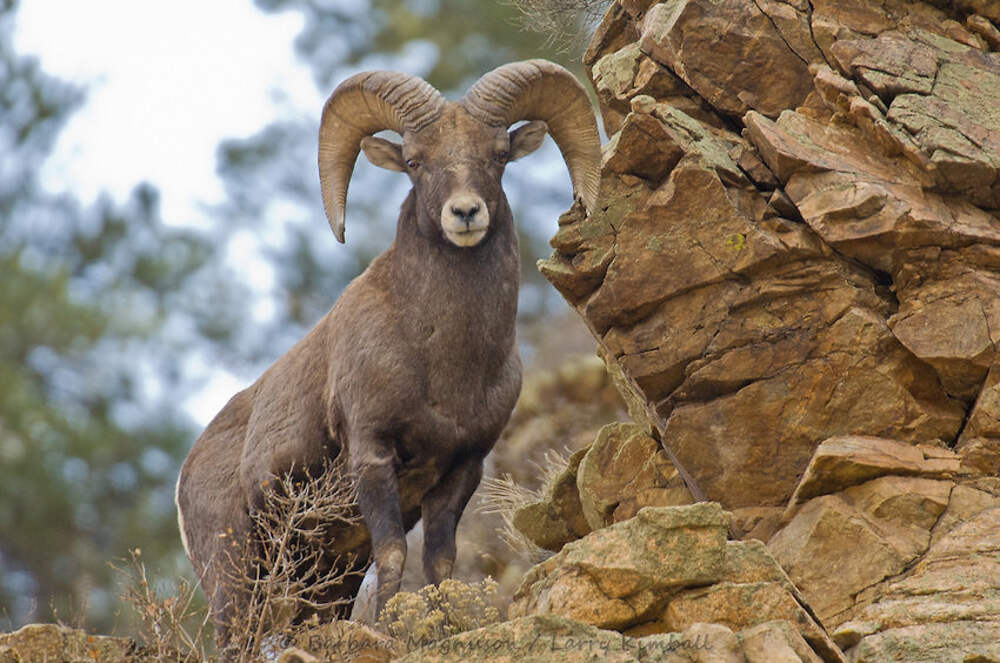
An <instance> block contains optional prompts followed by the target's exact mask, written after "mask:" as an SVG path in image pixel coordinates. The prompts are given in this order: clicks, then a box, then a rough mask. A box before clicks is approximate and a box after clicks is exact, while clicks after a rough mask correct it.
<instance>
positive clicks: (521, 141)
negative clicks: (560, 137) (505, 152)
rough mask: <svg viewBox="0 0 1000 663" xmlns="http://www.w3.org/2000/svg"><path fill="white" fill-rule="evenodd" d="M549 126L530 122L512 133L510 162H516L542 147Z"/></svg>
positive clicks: (539, 122) (508, 158)
mask: <svg viewBox="0 0 1000 663" xmlns="http://www.w3.org/2000/svg"><path fill="white" fill-rule="evenodd" d="M548 130H549V125H547V124H545V123H544V122H542V121H541V120H535V121H534V122H528V123H527V124H525V125H523V126H520V127H518V128H517V129H514V130H513V131H511V132H510V156H509V157H507V160H508V161H516V160H518V159H520V158H521V157H524V156H527V155H529V154H531V153H532V152H534V151H535V150H537V149H538V148H539V147H541V146H542V141H543V140H545V134H546V133H547V132H548Z"/></svg>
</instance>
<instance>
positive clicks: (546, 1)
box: [506, 0, 611, 53]
mask: <svg viewBox="0 0 1000 663" xmlns="http://www.w3.org/2000/svg"><path fill="white" fill-rule="evenodd" d="M506 1H507V2H508V3H509V4H510V5H512V6H513V7H514V8H515V9H517V10H518V11H519V12H520V14H521V18H520V21H519V25H520V27H521V28H522V29H524V30H527V31H529V32H536V33H539V34H541V35H543V36H545V45H546V46H547V47H549V48H552V49H554V50H556V51H557V52H562V53H566V52H570V51H576V50H578V51H580V52H582V51H583V44H584V43H585V42H586V40H587V39H588V38H589V36H590V34H591V33H592V32H593V29H594V27H595V26H596V25H597V23H598V21H600V19H601V16H603V15H604V12H605V11H606V10H607V8H608V6H609V5H610V4H611V0H506Z"/></svg>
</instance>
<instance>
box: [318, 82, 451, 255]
mask: <svg viewBox="0 0 1000 663" xmlns="http://www.w3.org/2000/svg"><path fill="white" fill-rule="evenodd" d="M444 104H445V100H444V97H442V96H441V93H440V92H438V91H437V90H435V89H434V87H433V86H432V85H431V84H430V83H427V82H426V81H424V80H423V79H421V78H418V77H416V76H411V75H409V74H401V73H398V72H393V71H367V72H363V73H360V74H356V75H354V76H351V77H350V78H348V79H347V80H346V81H344V82H343V83H341V84H340V85H338V86H337V89H336V90H334V91H333V94H331V95H330V98H329V99H327V100H326V104H325V105H324V106H323V117H322V120H321V121H320V125H319V182H320V187H321V189H322V191H323V207H324V208H325V209H326V218H327V220H328V221H329V222H330V227H331V228H332V229H333V234H334V235H335V236H336V238H337V240H338V241H339V242H343V241H344V208H345V205H346V203H347V185H348V183H349V182H350V179H351V173H353V172H354V162H355V160H357V158H358V152H360V151H361V139H362V138H364V137H365V136H371V135H372V134H375V133H378V132H379V131H382V130H385V129H391V130H392V131H395V132H397V133H399V134H403V133H404V132H406V131H419V130H420V129H422V128H423V127H425V126H427V125H428V124H430V123H431V122H433V121H434V120H435V119H437V117H438V116H439V115H440V114H441V109H442V108H443V107H444Z"/></svg>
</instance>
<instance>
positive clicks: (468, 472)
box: [421, 457, 483, 585]
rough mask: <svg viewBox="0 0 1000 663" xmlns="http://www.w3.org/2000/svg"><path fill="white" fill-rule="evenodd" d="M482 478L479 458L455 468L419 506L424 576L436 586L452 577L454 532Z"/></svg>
mask: <svg viewBox="0 0 1000 663" xmlns="http://www.w3.org/2000/svg"><path fill="white" fill-rule="evenodd" d="M482 477H483V460H482V458H478V457H477V458H472V459H467V460H464V461H462V462H460V463H459V464H457V465H455V466H454V467H453V468H452V469H451V470H450V471H449V472H448V473H447V474H446V475H445V476H444V477H443V478H442V479H441V480H440V481H439V482H438V483H437V485H436V486H434V488H432V489H431V491H430V492H429V493H427V495H426V496H425V497H424V499H423V502H422V503H421V517H422V518H423V521H424V574H425V575H426V577H427V582H429V583H431V584H434V585H437V584H440V582H441V581H442V580H445V579H446V578H450V577H451V571H452V567H454V565H455V555H456V548H455V530H456V529H457V528H458V521H459V519H460V518H461V517H462V512H463V511H465V507H466V505H467V504H468V503H469V500H470V499H471V498H472V494H473V493H474V492H476V488H477V487H478V486H479V481H480V479H482Z"/></svg>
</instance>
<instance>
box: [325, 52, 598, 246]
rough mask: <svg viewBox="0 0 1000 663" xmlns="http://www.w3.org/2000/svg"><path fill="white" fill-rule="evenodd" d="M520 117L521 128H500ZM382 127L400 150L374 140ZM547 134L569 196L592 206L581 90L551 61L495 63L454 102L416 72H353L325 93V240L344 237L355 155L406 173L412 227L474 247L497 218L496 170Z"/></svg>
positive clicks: (589, 132)
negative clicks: (565, 172) (328, 234)
mask: <svg viewBox="0 0 1000 663" xmlns="http://www.w3.org/2000/svg"><path fill="white" fill-rule="evenodd" d="M522 120H528V121H529V122H528V123H527V124H525V125H523V126H520V127H518V128H516V129H514V130H513V131H509V132H508V128H509V127H510V126H511V125H513V124H515V123H517V122H519V121H522ZM384 129H390V130H392V131H396V132H397V133H399V134H400V135H401V136H402V137H403V142H402V144H396V143H393V142H391V141H388V140H385V139H382V138H376V137H374V136H373V134H375V133H377V132H379V131H382V130H384ZM546 131H548V132H549V133H550V134H551V135H552V137H553V139H555V141H556V144H557V145H558V146H559V149H560V150H561V152H562V154H563V158H564V159H565V161H566V164H567V166H568V167H569V171H570V177H571V179H572V181H573V189H574V192H575V193H576V195H577V197H578V198H580V199H581V200H582V201H583V203H584V205H585V206H586V207H587V208H588V209H591V208H592V206H593V204H594V200H595V198H596V197H597V185H598V178H599V172H598V170H599V165H600V139H599V137H598V133H597V123H596V121H595V119H594V114H593V111H592V110H591V107H590V101H589V99H588V98H587V95H586V92H585V91H584V89H583V87H582V86H581V85H580V84H579V83H578V82H577V80H576V78H575V77H573V75H572V74H570V73H569V72H568V71H566V70H565V69H563V68H562V67H560V66H559V65H556V64H553V63H551V62H547V61H545V60H529V61H526V62H515V63H512V64H507V65H504V66H502V67H499V68H497V69H494V70H493V71H491V72H489V73H487V74H486V75H484V76H483V77H482V78H481V79H479V81H478V82H476V84H475V85H473V87H472V88H471V89H470V90H469V92H468V93H467V94H466V95H465V97H464V98H462V99H461V100H460V101H457V102H448V101H446V100H445V99H444V97H442V96H441V94H440V93H439V92H438V91H437V90H435V89H434V88H433V87H432V86H431V85H430V84H428V83H426V82H425V81H423V80H421V79H420V78H417V77H415V76H410V75H407V74H399V73H395V72H384V71H376V72H366V73H362V74H358V75H356V76H353V77H351V78H349V79H347V80H346V81H344V82H343V83H342V84H341V85H340V86H338V87H337V89H336V90H334V92H333V94H332V95H330V98H329V99H328V100H327V102H326V105H325V106H324V108H323V118H322V122H321V124H320V137H319V171H320V184H321V186H322V191H323V203H324V207H325V208H326V214H327V218H328V219H329V221H330V226H331V228H332V229H333V232H334V235H335V236H336V237H337V239H338V240H339V241H341V242H343V241H344V207H345V201H346V199H347V185H348V182H349V180H350V177H351V173H352V171H353V169H354V162H355V160H356V158H357V155H358V152H359V151H360V150H362V149H363V150H364V152H365V156H366V157H367V158H368V159H369V160H370V161H371V162H372V163H374V164H375V165H377V166H381V167H383V168H388V169H390V170H397V171H401V172H406V173H407V174H408V175H409V176H410V179H411V181H412V182H413V185H414V187H413V188H414V192H415V194H416V198H417V201H416V202H417V205H418V206H419V208H420V209H422V210H423V213H422V214H419V215H418V220H419V221H420V222H425V223H432V224H434V225H435V226H436V228H435V229H436V230H437V231H439V232H440V233H441V234H442V235H443V236H444V237H445V238H446V239H447V240H448V241H449V242H451V243H452V244H454V245H456V246H461V247H467V246H475V245H476V244H479V243H480V242H481V241H482V240H483V238H484V237H486V236H487V234H488V232H489V228H490V220H491V218H495V216H496V213H497V205H498V204H499V201H500V200H501V198H502V190H501V187H500V178H501V176H502V174H503V170H504V166H505V165H506V164H507V163H508V162H510V161H513V160H515V159H517V158H520V157H522V156H524V155H526V154H529V153H531V152H532V151H534V150H535V149H537V148H538V147H539V146H540V145H541V142H542V139H543V138H544V135H545V133H546Z"/></svg>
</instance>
